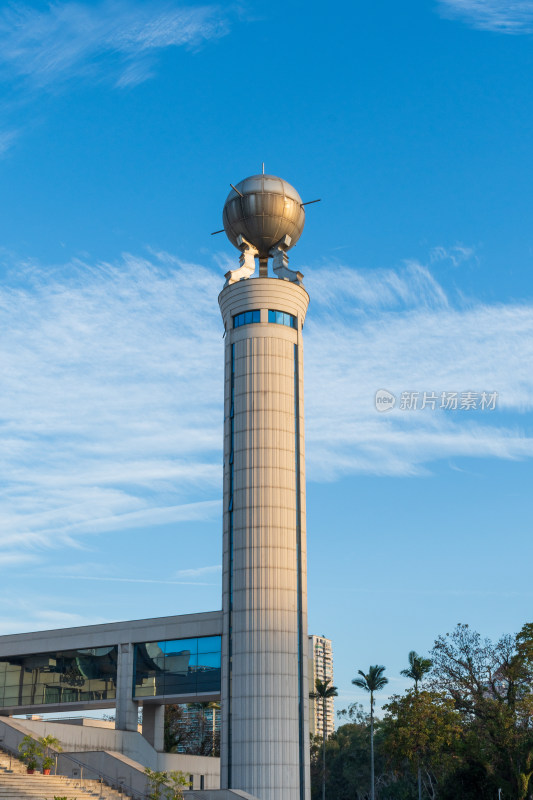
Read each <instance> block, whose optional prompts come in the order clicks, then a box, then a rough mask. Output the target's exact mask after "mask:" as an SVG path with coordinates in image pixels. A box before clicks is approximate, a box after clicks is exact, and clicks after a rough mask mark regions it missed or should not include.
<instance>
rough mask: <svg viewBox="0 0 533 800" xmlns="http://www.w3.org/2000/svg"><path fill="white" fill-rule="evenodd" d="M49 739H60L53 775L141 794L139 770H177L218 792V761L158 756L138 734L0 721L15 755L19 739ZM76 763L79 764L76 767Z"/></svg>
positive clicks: (3, 741)
mask: <svg viewBox="0 0 533 800" xmlns="http://www.w3.org/2000/svg"><path fill="white" fill-rule="evenodd" d="M26 734H29V735H32V736H35V737H37V738H38V737H40V736H47V735H52V736H55V737H56V738H57V739H59V741H60V743H61V746H62V748H63V752H62V753H60V754H59V755H58V772H60V773H61V774H63V775H68V776H72V777H76V778H79V777H80V775H81V764H82V765H83V776H84V777H86V778H95V779H98V778H99V776H100V775H103V776H105V778H106V780H109V779H110V780H111V783H112V784H114V785H116V786H119V785H122V786H124V787H127V788H128V789H129V790H131V791H134V792H137V793H139V794H143V793H145V792H146V790H147V787H148V784H147V781H146V776H145V775H144V768H145V767H149V768H150V769H152V770H159V771H163V772H173V771H181V772H183V773H184V774H185V775H187V776H190V775H192V776H193V788H195V789H196V788H198V789H200V788H201V787H202V786H203V788H205V789H212V790H214V789H218V788H219V786H220V759H218V758H209V757H206V756H190V755H182V754H179V753H157V752H156V751H155V750H154V748H153V747H151V745H150V744H149V743H148V742H147V741H146V739H144V738H143V737H142V736H141V734H140V733H134V732H133V731H115V730H108V729H106V728H96V727H90V726H87V727H85V726H78V725H69V724H66V723H57V722H47V721H46V720H19V719H2V718H0V746H1V747H4V748H5V749H6V750H8V751H11V752H13V753H17V752H18V745H19V742H21V741H22V739H23V737H24V735H26ZM79 762H81V764H80V763H79Z"/></svg>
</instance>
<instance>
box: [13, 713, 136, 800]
mask: <svg viewBox="0 0 533 800" xmlns="http://www.w3.org/2000/svg"><path fill="white" fill-rule="evenodd" d="M0 721H1V720H0ZM28 735H29V736H31V738H32V739H35V740H36V741H38V737H36V736H34V735H33V734H28ZM0 750H3V751H4V752H6V753H8V755H9V756H10V757H11V756H15V758H16V759H17V761H22V759H21V758H20V753H19V752H18V751H16V750H15V749H14V748H12V747H11V746H10V745H8V744H7V742H5V741H4V740H3V739H2V740H1V741H0ZM50 750H55V772H54V774H55V775H57V774H58V772H57V759H58V757H59V756H61V758H67V759H68V760H69V761H72V762H73V763H74V764H77V765H78V766H79V767H80V784H82V783H83V768H84V767H85V769H88V770H90V771H92V772H94V773H95V774H97V775H98V778H97V780H99V781H100V783H106V784H107V785H108V786H109V788H110V789H112V790H113V791H118V792H119V793H120V794H122V793H123V792H124V790H125V789H126V788H128V792H127V794H128V795H129V796H130V797H131V799H132V800H150V798H149V796H148V795H147V794H146V793H144V792H139V791H138V790H137V789H134V788H133V786H132V785H131V782H130V783H129V784H128V785H127V784H126V783H124V782H122V781H117V779H116V778H112V777H111V776H110V775H106V774H105V772H102V771H101V770H99V769H93V768H92V767H88V766H87V764H84V763H83V762H82V761H79V760H78V759H77V758H74V756H71V755H70V753H64V752H60V751H59V750H56V749H55V748H54V747H51V748H50ZM9 768H10V769H11V760H10V762H9ZM63 777H65V778H68V775H63ZM71 780H72V779H71ZM86 780H94V779H93V778H87V779H86Z"/></svg>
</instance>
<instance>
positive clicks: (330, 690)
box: [309, 678, 338, 800]
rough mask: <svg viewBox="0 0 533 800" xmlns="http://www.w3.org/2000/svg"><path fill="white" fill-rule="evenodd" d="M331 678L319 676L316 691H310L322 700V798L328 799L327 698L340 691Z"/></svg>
mask: <svg viewBox="0 0 533 800" xmlns="http://www.w3.org/2000/svg"><path fill="white" fill-rule="evenodd" d="M330 684H331V678H326V680H325V681H321V680H320V678H317V679H316V681H315V691H314V692H310V694H309V697H312V698H313V699H314V700H321V701H322V800H326V738H327V731H326V728H327V711H326V709H327V700H328V698H329V697H337V695H338V691H337V687H336V686H330Z"/></svg>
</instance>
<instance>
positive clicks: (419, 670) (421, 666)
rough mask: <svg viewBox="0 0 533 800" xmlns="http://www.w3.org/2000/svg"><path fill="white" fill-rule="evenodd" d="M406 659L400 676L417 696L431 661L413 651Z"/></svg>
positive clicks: (420, 788) (419, 792)
mask: <svg viewBox="0 0 533 800" xmlns="http://www.w3.org/2000/svg"><path fill="white" fill-rule="evenodd" d="M407 658H408V660H409V667H408V668H407V669H402V671H401V674H402V675H404V676H405V677H406V678H411V680H412V681H414V682H415V695H416V696H418V684H419V683H420V681H421V680H422V678H423V677H424V675H425V674H426V673H428V672H429V670H430V669H431V667H432V666H433V661H432V660H431V659H430V658H423V657H422V656H419V655H418V653H417V652H416V651H415V650H411V652H410V653H409V655H408V656H407ZM418 800H422V771H421V769H420V756H419V757H418Z"/></svg>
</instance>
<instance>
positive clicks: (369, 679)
mask: <svg viewBox="0 0 533 800" xmlns="http://www.w3.org/2000/svg"><path fill="white" fill-rule="evenodd" d="M357 672H358V673H359V675H361V676H362V677H361V678H353V679H352V683H353V685H354V686H358V687H359V688H360V689H364V690H365V692H370V800H375V788H374V692H379V690H380V689H383V687H384V686H386V685H387V683H388V682H389V679H388V678H386V677H385V676H384V674H383V673H384V672H385V667H380V666H379V665H378V664H375V665H374V666H373V667H369V668H368V673H367V674H366V675H365V673H364V672H363V671H362V670H361V669H358V670H357Z"/></svg>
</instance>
